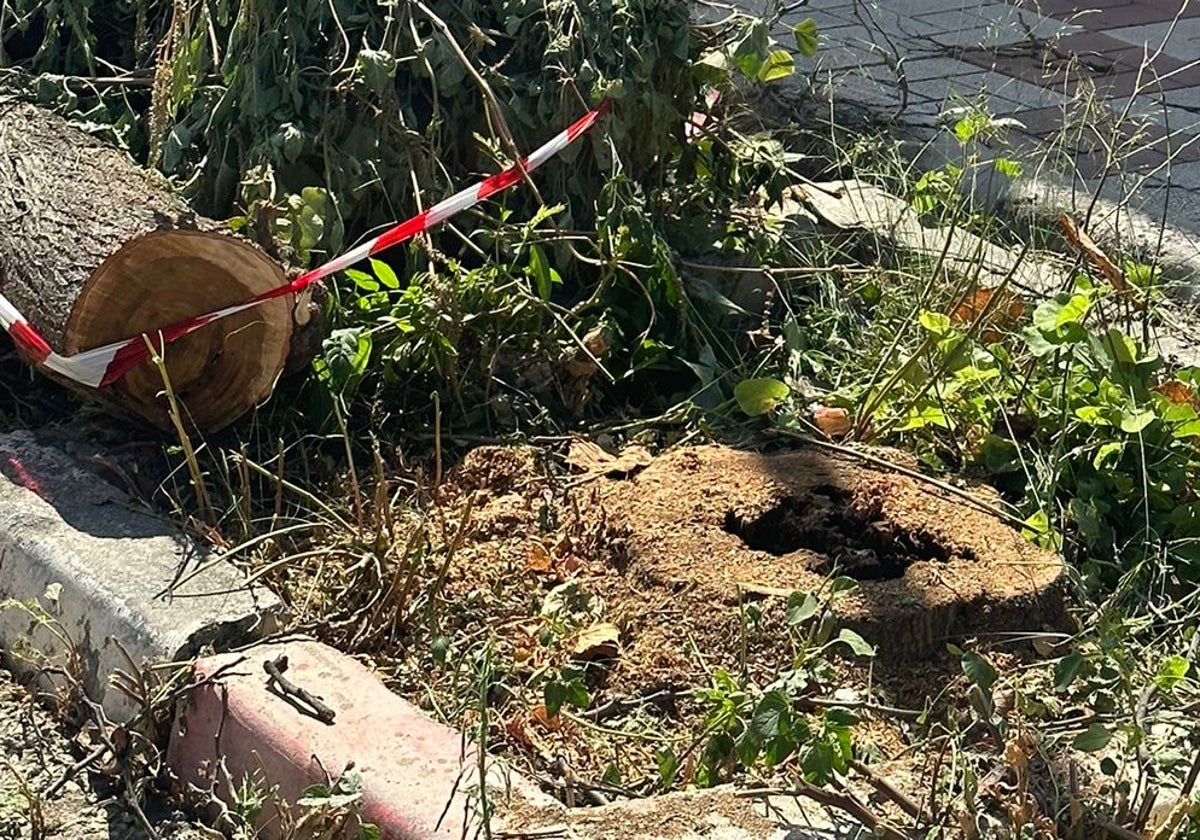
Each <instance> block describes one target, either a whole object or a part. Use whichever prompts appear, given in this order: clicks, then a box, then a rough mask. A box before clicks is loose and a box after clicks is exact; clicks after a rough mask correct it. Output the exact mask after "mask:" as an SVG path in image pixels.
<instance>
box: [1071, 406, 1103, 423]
mask: <svg viewBox="0 0 1200 840" xmlns="http://www.w3.org/2000/svg"><path fill="white" fill-rule="evenodd" d="M1075 416H1076V417H1077V418H1079V419H1080V420H1082V421H1083V422H1084V423H1087V424H1088V425H1089V426H1111V425H1112V423H1110V422H1109V419H1108V409H1106V408H1103V407H1102V406H1098V405H1081V406H1080V407H1079V408H1077V409H1075Z"/></svg>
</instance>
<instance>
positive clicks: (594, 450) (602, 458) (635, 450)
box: [567, 438, 652, 476]
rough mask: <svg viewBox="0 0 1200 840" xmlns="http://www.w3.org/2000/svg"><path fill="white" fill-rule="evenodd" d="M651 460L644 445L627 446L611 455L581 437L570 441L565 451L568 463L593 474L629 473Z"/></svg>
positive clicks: (620, 474) (646, 464) (621, 474)
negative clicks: (567, 450)
mask: <svg viewBox="0 0 1200 840" xmlns="http://www.w3.org/2000/svg"><path fill="white" fill-rule="evenodd" d="M651 460H652V458H651V455H650V450H649V449H647V448H646V447H644V446H627V447H626V448H625V449H623V450H622V451H621V454H619V455H613V454H611V453H609V452H607V451H605V450H604V449H602V448H601V447H600V446H599V445H598V444H595V443H593V442H592V441H590V440H585V439H583V438H576V439H575V440H573V441H571V449H570V451H569V452H568V453H567V463H568V464H570V465H571V466H573V467H575V468H576V469H580V470H583V471H584V472H586V473H591V474H593V475H610V476H624V475H630V474H632V473H634V472H637V471H638V470H640V469H642V468H643V467H646V466H648V465H649V464H650V461H651Z"/></svg>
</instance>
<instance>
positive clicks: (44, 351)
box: [0, 100, 610, 388]
mask: <svg viewBox="0 0 1200 840" xmlns="http://www.w3.org/2000/svg"><path fill="white" fill-rule="evenodd" d="M609 107H610V103H609V102H608V101H607V100H606V101H605V102H603V103H602V104H601V105H600V107H599V108H597V109H596V110H594V111H589V112H588V113H587V114H585V115H584V116H583V117H581V118H580V119H579V120H577V121H576V122H575V123H574V124H573V125H571V126H570V127H569V128H568V129H567V130H566V131H563V132H561V133H560V134H558V136H556V137H555V138H554V139H552V140H551V141H550V142H548V143H546V144H545V145H544V146H542V147H540V148H539V149H537V150H536V151H535V152H533V154H530V155H528V156H526V157H524V158H522V159H521V160H520V161H518V162H517V163H515V164H513V165H512V166H510V167H509V168H508V169H505V170H504V171H503V172H497V173H496V174H495V175H492V176H491V177H490V178H487V179H485V180H483V181H480V182H479V183H478V184H475V185H474V186H471V187H467V188H466V189H465V190H462V191H460V192H457V193H455V194H454V195H452V196H450V197H449V198H447V199H446V200H445V201H441V202H438V203H437V204H435V205H434V206H433V207H430V208H429V209H428V210H426V211H425V212H423V213H418V214H417V215H416V216H413V217H412V218H411V219H406V220H405V221H403V222H401V223H400V224H398V225H396V226H395V227H393V228H391V229H390V230H388V231H386V232H384V233H383V234H382V235H380V236H377V237H376V238H374V239H372V240H370V241H368V242H364V243H363V244H362V245H359V246H358V247H357V248H355V249H353V250H352V251H348V252H346V253H345V254H343V255H342V256H340V257H337V258H336V259H333V260H330V261H329V262H327V263H325V264H324V265H322V266H319V267H317V268H314V269H312V270H311V271H308V272H306V273H304V274H302V275H301V276H299V277H297V278H296V279H295V280H293V281H291V282H290V283H287V284H285V285H283V286H279V287H278V288H275V289H271V290H269V291H266V292H263V293H262V294H260V295H257V296H255V297H252V298H250V300H248V301H246V302H245V303H240V304H237V305H235V306H227V307H225V308H224V309H218V310H216V311H213V312H209V313H207V314H204V315H199V316H197V317H195V318H189V319H188V320H186V321H180V322H179V323H176V324H170V325H168V326H164V327H161V328H160V329H157V330H154V331H153V332H149V331H148V332H146V333H143V334H142V335H138V336H135V337H133V338H129V339H126V340H124V341H118V342H115V343H113V344H106V345H104V346H103V347H96V348H94V349H92V350H85V351H83V352H82V353H77V354H76V355H74V356H60V355H59V354H58V353H55V352H54V350H53V348H51V347H50V344H49V342H47V341H46V339H45V338H43V337H42V334H41V333H39V332H38V331H37V330H36V329H35V328H34V327H33V326H32V325H31V324H30V323H29V321H28V320H26V318H25V317H24V316H23V315H22V314H21V313H20V312H19V311H17V308H16V307H15V306H13V305H12V303H11V302H9V300H8V299H7V298H5V297H4V295H3V294H0V327H3V328H4V331H5V332H7V333H8V334H9V336H10V337H11V338H12V340H13V343H15V344H16V345H17V349H18V350H20V351H21V354H22V355H23V356H24V357H25V358H26V359H28V360H29V361H30V362H32V363H33V364H35V365H38V366H40V367H44V368H46V369H48V370H52V371H54V372H55V373H58V374H61V375H63V376H66V377H68V378H69V379H73V380H75V381H76V382H80V383H82V384H84V385H88V386H91V387H93V388H103V387H106V386H108V385H111V384H112V383H114V382H116V381H117V380H118V379H120V378H121V377H122V376H124V375H125V374H126V373H128V372H129V371H130V370H132V369H133V368H134V367H136V366H137V365H139V364H141V363H142V362H144V361H145V360H146V359H148V358H150V348H149V347H148V346H147V344H146V337H149V338H150V339H151V340H152V341H153V342H154V344H155V345H156V346H157V347H159V348H160V349H161V348H162V347H163V346H165V345H167V344H170V343H171V342H173V341H178V340H179V339H181V338H183V337H184V336H185V335H188V334H189V333H193V332H195V331H196V330H198V329H200V328H201V327H203V326H205V325H207V324H211V323H212V322H213V321H217V320H219V319H221V318H225V317H228V316H230V315H233V314H235V313H237V312H243V311H245V310H247V309H251V308H253V307H255V306H258V305H259V304H262V303H265V302H267V301H268V300H273V299H275V298H279V297H284V296H285V295H291V294H298V293H300V292H302V291H304V290H305V289H306V288H308V287H309V286H311V285H313V284H314V283H317V282H320V281H321V280H324V279H325V278H326V277H329V276H330V275H331V274H336V273H337V272H339V271H344V270H345V269H347V268H349V267H350V266H352V265H354V264H355V263H357V262H360V261H361V260H365V259H367V258H368V257H371V256H374V255H375V254H378V253H379V252H380V251H383V250H385V249H387V248H390V247H392V246H393V245H399V244H400V243H401V242H404V241H406V240H409V239H412V238H413V237H414V236H416V235H417V234H419V233H423V232H425V231H427V230H429V229H430V228H432V227H435V226H436V225H439V224H441V223H442V222H444V221H446V220H447V219H449V218H450V217H451V216H453V215H455V214H457V213H461V212H462V211H464V210H466V209H468V208H470V207H473V206H475V205H476V204H478V203H479V202H481V201H483V200H484V199H486V198H488V197H490V196H492V195H495V194H496V193H498V192H500V191H501V190H506V189H508V188H509V187H511V186H513V185H514V184H517V183H519V182H520V181H521V180H522V179H523V178H524V177H525V175H526V173H529V172H532V171H533V170H535V169H537V168H538V167H539V166H541V165H542V164H543V163H545V162H546V161H547V160H549V159H550V158H552V157H554V156H555V155H556V154H558V153H559V152H561V151H562V150H563V149H565V148H566V147H567V146H568V145H570V144H571V143H572V142H574V141H575V140H576V139H577V138H578V137H579V136H580V135H582V134H583V133H584V132H585V131H587V130H588V129H590V128H591V127H592V126H593V125H595V124H596V121H597V120H599V119H600V118H601V117H602V116H604V115H605V114H606V113H607V112H608V110H609Z"/></svg>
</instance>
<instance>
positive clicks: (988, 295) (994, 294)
mask: <svg viewBox="0 0 1200 840" xmlns="http://www.w3.org/2000/svg"><path fill="white" fill-rule="evenodd" d="M992 298H996V301H995V302H994V303H993V302H992ZM989 305H990V306H989ZM985 311H986V312H987V320H988V321H989V322H991V323H1011V322H1014V321H1018V320H1020V318H1021V316H1022V315H1024V314H1025V302H1024V301H1023V300H1021V298H1019V297H1018V296H1017V295H1016V294H1014V293H1013V292H1010V291H1009V290H1008V289H976V290H975V291H973V292H971V293H970V294H969V295H967V296H966V297H965V298H963V300H962V302H961V303H959V304H958V306H956V307H954V310H953V311H952V312H951V313H950V321H951V322H952V323H955V324H970V323H974V321H975V319H976V318H978V317H979V316H980V314H982V313H983V312H985Z"/></svg>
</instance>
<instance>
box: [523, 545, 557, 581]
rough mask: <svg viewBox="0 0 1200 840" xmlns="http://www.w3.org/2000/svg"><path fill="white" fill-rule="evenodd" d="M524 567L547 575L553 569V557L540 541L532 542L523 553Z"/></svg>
mask: <svg viewBox="0 0 1200 840" xmlns="http://www.w3.org/2000/svg"><path fill="white" fill-rule="evenodd" d="M525 568H526V569H528V570H529V571H531V572H536V573H537V574H539V575H548V574H550V572H551V571H553V570H554V558H553V557H552V556H551V555H550V551H549V549H547V548H546V546H544V545H542V544H541V543H540V542H532V543H530V544H529V550H528V551H527V552H526V553H525Z"/></svg>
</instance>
